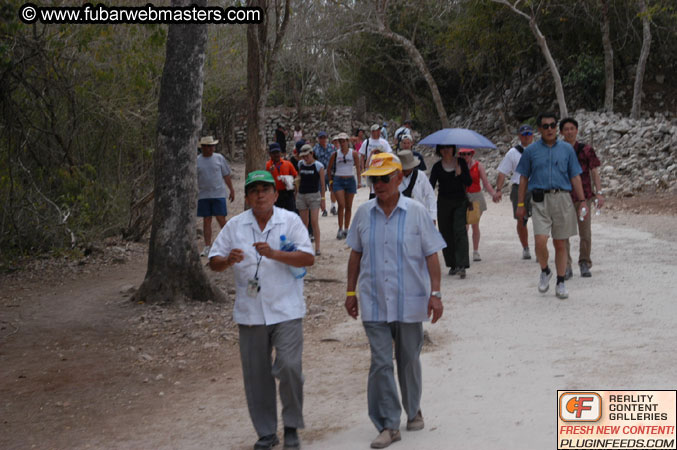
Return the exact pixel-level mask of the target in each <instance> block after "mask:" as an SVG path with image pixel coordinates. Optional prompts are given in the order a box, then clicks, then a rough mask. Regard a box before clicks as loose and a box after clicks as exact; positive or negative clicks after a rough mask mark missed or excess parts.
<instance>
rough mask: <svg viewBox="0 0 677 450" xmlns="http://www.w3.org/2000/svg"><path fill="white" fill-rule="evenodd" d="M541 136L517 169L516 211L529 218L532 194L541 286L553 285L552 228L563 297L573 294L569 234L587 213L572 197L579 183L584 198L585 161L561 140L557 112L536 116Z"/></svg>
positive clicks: (543, 289) (558, 287) (559, 292)
mask: <svg viewBox="0 0 677 450" xmlns="http://www.w3.org/2000/svg"><path fill="white" fill-rule="evenodd" d="M536 124H537V125H538V131H539V132H540V133H541V139H540V140H539V141H536V142H534V143H533V144H531V145H530V146H528V147H527V148H526V149H525V150H524V153H523V154H522V158H521V159H520V162H519V164H518V165H517V169H515V171H516V172H519V173H520V175H521V176H520V184H519V190H518V193H517V210H516V211H515V215H516V216H517V217H518V218H519V219H520V220H521V219H523V218H524V214H525V212H526V211H525V208H524V199H525V197H526V193H527V190H528V191H529V192H530V193H531V209H532V218H533V227H534V238H535V241H536V257H537V258H538V263H539V264H540V265H541V275H540V280H539V283H538V291H539V292H541V293H544V292H546V291H547V290H548V288H549V287H550V286H549V284H550V279H551V278H552V272H551V271H550V268H549V267H548V256H549V255H548V236H549V235H550V234H551V233H552V242H553V245H554V246H555V266H556V268H557V285H556V286H555V295H556V296H557V298H560V299H565V298H567V297H569V293H568V292H567V289H566V286H565V285H564V275H565V271H566V265H567V250H566V243H567V239H569V238H570V237H571V236H575V235H576V234H577V233H578V227H577V225H576V221H577V220H578V218H577V216H578V217H582V216H584V215H585V212H584V211H583V205H584V203H582V202H579V201H577V202H576V203H577V208H578V214H577V211H576V209H575V208H574V205H573V202H572V200H571V190H572V188H573V191H574V193H575V194H576V196H575V198H576V199H577V200H582V199H584V198H585V197H584V196H583V185H582V184H581V177H580V174H581V166H580V164H579V163H578V158H577V157H576V153H575V152H574V149H573V147H571V145H569V144H568V143H566V142H565V141H560V140H558V139H557V118H556V116H555V114H554V113H543V114H539V115H538V117H537V119H536Z"/></svg>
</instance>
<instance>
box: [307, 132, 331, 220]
mask: <svg viewBox="0 0 677 450" xmlns="http://www.w3.org/2000/svg"><path fill="white" fill-rule="evenodd" d="M335 151H336V147H335V146H334V144H331V143H329V137H328V136H327V132H326V131H320V132H319V133H317V144H315V147H313V153H314V154H315V159H317V160H318V161H320V162H321V163H322V165H323V166H324V167H325V169H326V168H328V167H329V158H331V154H332V153H334V152H335ZM324 183H325V186H329V196H330V199H331V213H332V214H334V215H336V196H335V195H334V191H333V190H332V189H331V186H330V184H329V172H327V171H325V173H324ZM322 217H327V209H326V208H325V209H323V210H322Z"/></svg>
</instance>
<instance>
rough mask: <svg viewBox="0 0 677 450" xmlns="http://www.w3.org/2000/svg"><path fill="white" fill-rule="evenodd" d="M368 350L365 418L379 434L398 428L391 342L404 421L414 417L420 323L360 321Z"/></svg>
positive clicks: (418, 400) (418, 391)
mask: <svg viewBox="0 0 677 450" xmlns="http://www.w3.org/2000/svg"><path fill="white" fill-rule="evenodd" d="M363 325H364V330H365V331H366V333H367V338H368V339H369V346H370V347H371V367H370V368H369V381H368V382H367V402H368V404H369V418H370V419H371V421H372V422H373V423H374V425H375V426H376V429H377V430H378V431H379V432H381V431H383V429H384V428H389V429H391V430H398V429H399V428H400V415H401V414H402V408H401V407H400V399H399V396H398V395H397V386H396V384H395V376H394V374H393V372H394V367H393V342H394V343H395V360H396V361H397V379H398V381H399V382H400V391H401V392H402V405H403V406H404V410H405V412H406V413H407V419H408V420H411V419H413V418H414V417H416V413H417V412H418V410H419V409H420V407H421V392H422V383H421V381H422V380H421V359H420V355H421V348H423V324H422V323H421V322H417V323H403V322H390V323H386V322H363Z"/></svg>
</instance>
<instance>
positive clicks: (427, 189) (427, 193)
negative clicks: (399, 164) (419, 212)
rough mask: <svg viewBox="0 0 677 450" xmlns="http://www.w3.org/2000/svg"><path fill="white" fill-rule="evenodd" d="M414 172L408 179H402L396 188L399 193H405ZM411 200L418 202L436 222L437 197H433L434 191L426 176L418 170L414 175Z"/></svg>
mask: <svg viewBox="0 0 677 450" xmlns="http://www.w3.org/2000/svg"><path fill="white" fill-rule="evenodd" d="M415 170H418V169H415ZM413 175H414V172H411V173H410V174H409V176H408V177H402V182H401V183H400V185H399V186H398V189H399V190H400V192H403V191H405V190H406V189H407V188H408V187H409V183H411V177H412V176H413ZM411 198H413V199H414V200H416V201H418V202H420V203H422V204H423V206H425V208H426V209H427V210H428V213H429V214H430V217H431V218H432V219H433V220H437V197H435V190H434V189H433V185H432V184H430V180H429V179H428V176H427V175H426V174H425V172H423V171H422V170H418V174H417V175H416V184H414V188H413V189H412V191H411Z"/></svg>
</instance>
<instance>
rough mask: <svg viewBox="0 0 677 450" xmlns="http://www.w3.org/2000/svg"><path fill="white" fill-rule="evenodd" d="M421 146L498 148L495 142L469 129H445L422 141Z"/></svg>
mask: <svg viewBox="0 0 677 450" xmlns="http://www.w3.org/2000/svg"><path fill="white" fill-rule="evenodd" d="M419 145H429V146H435V145H455V146H456V147H463V148H496V146H495V145H494V143H493V142H491V141H490V140H489V139H487V138H485V137H484V136H482V135H481V134H479V133H477V132H475V131H473V130H468V129H467V128H443V129H441V130H439V131H435V132H434V133H433V134H431V135H429V136H426V137H425V138H424V139H421V141H420V142H419Z"/></svg>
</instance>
